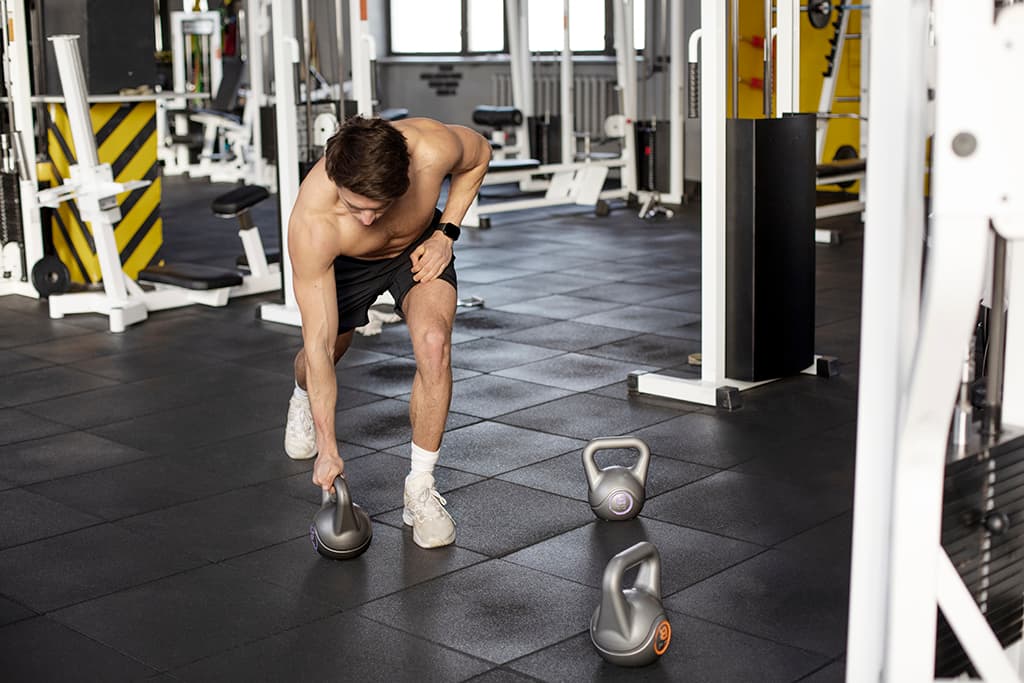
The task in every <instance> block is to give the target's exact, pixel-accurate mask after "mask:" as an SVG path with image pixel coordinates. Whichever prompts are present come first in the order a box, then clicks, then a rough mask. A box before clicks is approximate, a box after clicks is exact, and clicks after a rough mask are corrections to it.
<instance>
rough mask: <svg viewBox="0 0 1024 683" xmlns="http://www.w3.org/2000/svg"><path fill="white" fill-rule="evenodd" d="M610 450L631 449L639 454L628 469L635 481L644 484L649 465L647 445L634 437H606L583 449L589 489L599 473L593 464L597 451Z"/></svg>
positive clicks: (592, 442)
mask: <svg viewBox="0 0 1024 683" xmlns="http://www.w3.org/2000/svg"><path fill="white" fill-rule="evenodd" d="M612 448H633V449H635V450H636V451H638V452H639V454H640V455H639V457H637V460H636V463H634V464H633V466H632V467H631V468H630V472H632V473H633V474H634V476H636V478H637V479H639V480H640V481H642V482H644V483H646V482H647V468H648V467H649V466H650V464H651V451H650V449H649V448H647V444H645V443H644V442H643V441H641V440H640V439H638V438H636V437H635V436H606V437H601V438H598V439H594V440H593V441H591V442H590V443H588V444H587V446H586V448H584V449H583V471H584V472H585V473H586V475H587V483H588V484H589V485H590V487H591V488H593V486H594V482H596V481H597V477H598V475H599V474H600V473H601V470H600V469H598V467H597V463H596V462H594V455H596V454H597V452H598V451H605V450H610V449H612Z"/></svg>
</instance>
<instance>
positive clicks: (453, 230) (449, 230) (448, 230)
mask: <svg viewBox="0 0 1024 683" xmlns="http://www.w3.org/2000/svg"><path fill="white" fill-rule="evenodd" d="M437 231H438V232H440V233H441V234H442V235H444V236H445V237H447V238H448V239H450V240H451V241H452V242H454V241H456V240H457V239H459V235H461V234H462V228H460V227H459V226H458V225H456V224H455V223H441V224H440V225H438V226H437Z"/></svg>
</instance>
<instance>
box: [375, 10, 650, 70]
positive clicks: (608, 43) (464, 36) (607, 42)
mask: <svg viewBox="0 0 1024 683" xmlns="http://www.w3.org/2000/svg"><path fill="white" fill-rule="evenodd" d="M520 1H521V2H526V1H527V0H520ZM612 2H615V0H604V25H605V32H604V49H603V50H573V52H572V53H573V54H574V55H580V56H585V57H612V56H614V55H615V42H614V36H613V35H612V32H610V31H609V30H608V27H609V26H613V25H614V18H615V14H614V10H613V9H612ZM459 5H460V9H461V14H462V27H461V30H460V32H459V33H460V36H461V46H460V49H459V51H458V52H395V49H394V45H393V41H392V36H391V0H388V1H387V2H386V3H384V21H385V36H386V43H387V57H388V58H389V59H403V58H406V57H442V58H467V57H469V58H474V57H492V56H501V55H508V53H509V49H508V22H507V21H505V20H504V16H503V17H502V47H501V49H498V50H488V51H481V50H476V51H473V52H470V50H469V27H468V22H467V19H468V17H469V0H460V3H459ZM504 9H505V3H504V0H503V1H502V11H503V12H504ZM642 52H643V50H640V49H637V50H636V53H637V54H641V53H642ZM532 54H535V55H552V54H561V50H558V51H557V52H552V51H550V50H547V51H540V52H533V53H532Z"/></svg>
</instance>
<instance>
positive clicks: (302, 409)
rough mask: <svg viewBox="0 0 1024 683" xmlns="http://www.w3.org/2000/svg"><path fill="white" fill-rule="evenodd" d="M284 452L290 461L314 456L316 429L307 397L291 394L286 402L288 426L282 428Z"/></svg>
mask: <svg viewBox="0 0 1024 683" xmlns="http://www.w3.org/2000/svg"><path fill="white" fill-rule="evenodd" d="M284 452H285V453H287V454H288V457H289V458H291V459H292V460H309V459H310V458H312V457H313V456H315V455H316V429H314V428H313V409H312V408H310V407H309V397H306V398H300V397H299V396H296V395H295V394H292V397H291V400H289V401H288V425H287V426H286V427H285V428H284Z"/></svg>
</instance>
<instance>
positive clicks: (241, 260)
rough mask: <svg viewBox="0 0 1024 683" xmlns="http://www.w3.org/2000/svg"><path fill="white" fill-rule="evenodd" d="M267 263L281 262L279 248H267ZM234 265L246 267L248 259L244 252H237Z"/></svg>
mask: <svg viewBox="0 0 1024 683" xmlns="http://www.w3.org/2000/svg"><path fill="white" fill-rule="evenodd" d="M266 257H267V263H280V262H281V251H280V250H279V249H269V250H267V253H266ZM235 265H236V266H238V267H239V268H246V269H247V268H248V267H249V259H248V258H247V257H246V255H245V254H239V255H238V256H237V257H236V258H235Z"/></svg>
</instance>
